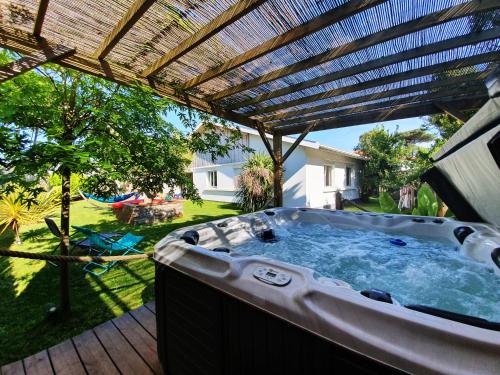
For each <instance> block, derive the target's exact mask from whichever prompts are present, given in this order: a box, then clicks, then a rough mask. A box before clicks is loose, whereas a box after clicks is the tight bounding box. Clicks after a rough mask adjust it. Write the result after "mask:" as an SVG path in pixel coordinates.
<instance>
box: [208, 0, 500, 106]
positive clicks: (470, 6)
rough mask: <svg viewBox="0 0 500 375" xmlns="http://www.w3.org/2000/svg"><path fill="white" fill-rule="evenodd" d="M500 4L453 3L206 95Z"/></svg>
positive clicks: (483, 0)
mask: <svg viewBox="0 0 500 375" xmlns="http://www.w3.org/2000/svg"><path fill="white" fill-rule="evenodd" d="M498 7H499V4H498V0H473V1H470V2H467V3H464V4H459V5H455V6H452V7H450V8H446V9H443V10H441V11H437V12H434V13H430V14H428V15H425V16H423V17H419V18H416V19H414V20H412V21H408V22H405V23H403V24H400V25H397V26H394V27H391V28H389V29H385V30H382V31H379V32H378V33H375V34H371V35H368V36H366V37H364V38H361V39H357V40H354V41H352V42H349V43H346V44H344V45H342V46H339V47H336V48H333V49H331V50H328V51H326V52H324V53H321V54H319V55H316V56H313V57H311V58H308V59H305V60H302V61H299V62H297V63H295V64H291V65H288V66H286V67H284V68H281V69H277V70H274V71H272V72H269V73H267V74H264V75H262V76H260V77H258V78H255V79H252V80H248V81H245V82H244V83H241V84H239V85H235V86H232V87H229V88H228V89H225V90H222V91H219V92H217V93H215V94H213V95H208V96H206V97H205V100H207V101H214V100H220V99H222V98H225V97H227V96H231V95H234V94H236V93H239V92H241V91H245V90H248V89H251V88H254V87H257V86H259V85H262V84H264V83H267V82H270V81H274V80H277V79H279V78H282V77H285V76H288V75H290V74H294V73H297V72H300V71H303V70H306V69H310V68H313V67H315V66H317V65H320V64H323V63H325V62H328V61H331V60H333V59H336V58H339V57H342V56H345V55H347V54H350V53H353V52H356V51H359V50H361V49H364V48H367V47H370V46H373V45H376V44H379V43H383V42H386V41H388V40H391V39H395V38H398V37H401V36H403V35H406V34H410V33H413V32H416V31H419V30H422V29H425V28H429V27H432V26H436V25H439V24H442V23H445V22H448V21H451V20H454V19H457V18H461V17H464V16H469V15H473V14H476V13H480V12H484V11H488V10H492V9H496V8H498Z"/></svg>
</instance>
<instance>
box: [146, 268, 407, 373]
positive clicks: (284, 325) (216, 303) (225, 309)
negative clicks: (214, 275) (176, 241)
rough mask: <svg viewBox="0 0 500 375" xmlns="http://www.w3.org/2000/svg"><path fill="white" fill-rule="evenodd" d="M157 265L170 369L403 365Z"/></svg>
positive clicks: (365, 369) (165, 360)
mask: <svg viewBox="0 0 500 375" xmlns="http://www.w3.org/2000/svg"><path fill="white" fill-rule="evenodd" d="M156 271H157V272H156V285H157V289H156V314H157V316H159V317H160V318H159V319H158V323H157V324H158V328H157V329H158V353H159V355H160V361H161V363H162V366H163V369H164V370H165V372H166V373H167V374H172V375H174V374H175V375H181V374H183V375H196V374H200V375H222V374H227V375H235V374H259V373H262V374H310V375H315V374H317V375H325V374H335V373H339V371H348V372H349V373H351V374H396V373H403V372H401V371H399V370H396V369H394V368H391V367H389V366H387V365H384V364H382V363H380V362H377V361H374V360H372V359H370V358H368V357H366V356H362V355H360V354H358V353H356V352H353V351H351V350H348V349H346V348H344V347H342V346H340V345H337V344H334V343H332V342H330V341H328V340H325V339H324V338H321V337H319V336H318V335H315V334H312V333H310V332H308V331H306V330H304V329H301V328H298V327H297V326H295V325H293V324H291V323H289V322H287V321H285V320H283V319H280V318H278V317H276V316H273V315H271V314H269V313H266V312H264V311H262V310H261V309H258V308H256V307H254V306H251V305H249V304H247V303H245V302H242V301H240V300H238V299H237V298H233V297H231V296H229V295H227V294H225V293H223V292H221V291H218V290H216V289H214V288H211V287H209V286H207V285H205V284H203V283H201V282H199V281H196V280H194V279H192V278H191V277H189V276H187V275H185V274H183V273H181V272H179V271H177V270H175V269H174V268H171V267H169V266H164V265H158V266H157V270H156Z"/></svg>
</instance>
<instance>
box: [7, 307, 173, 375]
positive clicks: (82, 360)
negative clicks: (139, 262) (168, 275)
mask: <svg viewBox="0 0 500 375" xmlns="http://www.w3.org/2000/svg"><path fill="white" fill-rule="evenodd" d="M31 374H37V375H51V374H55V375H86V374H92V375H94V374H97V375H99V374H105V375H108V374H111V375H114V374H116V375H119V374H158V375H160V374H163V371H162V368H161V365H160V361H159V358H158V353H157V349H156V306H155V303H154V301H152V302H149V303H147V304H145V305H143V306H141V307H139V308H138V309H136V310H132V311H130V312H128V313H125V314H124V315H122V316H120V317H117V318H114V319H113V320H110V321H108V322H106V323H103V324H101V325H99V326H97V327H95V328H94V329H93V330H92V329H91V330H88V331H85V332H83V333H82V334H80V335H78V336H75V337H73V338H72V339H69V340H65V341H63V342H61V343H59V344H57V345H54V346H52V347H51V348H49V349H47V350H43V351H41V352H39V353H36V354H34V355H31V356H29V357H27V358H25V359H24V360H19V361H16V362H13V363H10V364H6V365H4V366H2V367H1V368H0V375H31Z"/></svg>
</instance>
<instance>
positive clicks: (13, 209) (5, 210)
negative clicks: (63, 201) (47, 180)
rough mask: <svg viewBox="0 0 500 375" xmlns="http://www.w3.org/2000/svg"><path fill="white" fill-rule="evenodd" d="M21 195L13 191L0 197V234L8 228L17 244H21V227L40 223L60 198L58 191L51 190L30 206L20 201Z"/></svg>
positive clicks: (24, 201) (40, 195) (54, 207)
mask: <svg viewBox="0 0 500 375" xmlns="http://www.w3.org/2000/svg"><path fill="white" fill-rule="evenodd" d="M21 194H22V193H20V192H19V191H15V192H12V193H9V194H6V195H3V196H1V197H0V228H1V230H0V234H2V233H3V232H5V231H6V230H7V229H8V228H10V229H11V230H12V232H14V236H15V238H16V243H17V244H20V243H21V236H20V230H21V226H22V225H27V224H34V223H37V222H39V221H42V220H43V218H44V217H45V216H47V215H50V214H51V213H52V212H53V211H54V210H55V209H56V207H57V206H58V205H59V203H60V198H61V193H60V191H59V190H57V189H52V190H50V191H47V192H43V193H41V194H39V195H38V197H37V198H36V199H35V200H34V203H31V204H30V203H29V201H27V200H25V199H21V198H22V196H21Z"/></svg>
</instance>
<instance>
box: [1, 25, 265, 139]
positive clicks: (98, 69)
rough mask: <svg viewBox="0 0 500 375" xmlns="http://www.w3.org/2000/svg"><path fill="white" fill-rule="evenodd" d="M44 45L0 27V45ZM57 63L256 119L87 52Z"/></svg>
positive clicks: (20, 48)
mask: <svg viewBox="0 0 500 375" xmlns="http://www.w3.org/2000/svg"><path fill="white" fill-rule="evenodd" d="M47 45H52V46H54V45H55V44H51V43H50V41H47V40H45V39H43V38H35V37H34V36H33V35H31V34H28V33H26V32H23V31H20V30H17V29H12V28H5V27H0V47H3V48H6V49H10V50H13V51H17V52H19V53H22V54H24V55H29V54H32V53H35V52H38V51H40V50H43V49H44V48H45V47H46V46H47ZM57 63H58V64H60V65H62V66H65V67H67V68H72V69H76V70H78V71H81V72H83V73H88V74H92V75H94V76H97V77H101V78H105V79H108V80H110V81H113V82H116V83H120V84H124V85H135V84H137V83H139V84H142V85H145V86H148V85H149V86H150V87H152V88H153V89H154V90H155V92H156V93H157V94H158V95H161V96H164V97H167V98H170V99H172V100H173V101H175V102H177V103H180V104H183V105H186V106H189V107H192V108H195V109H197V110H200V111H203V112H206V113H209V114H212V115H215V116H219V117H222V118H224V119H226V120H229V121H233V122H236V123H238V124H241V125H245V126H249V127H251V128H254V129H255V128H256V127H257V125H258V124H259V123H260V122H259V121H255V120H252V119H249V118H247V117H246V116H243V115H241V114H238V113H236V112H233V111H227V110H225V109H224V108H221V107H220V106H217V105H214V104H210V103H207V102H205V101H204V100H201V99H199V98H197V97H195V96H193V95H189V94H184V95H182V96H181V95H179V94H178V92H177V91H176V90H175V89H174V88H172V87H170V86H168V85H164V84H161V83H157V82H154V81H153V80H148V79H145V78H144V77H140V76H138V75H136V74H134V73H133V72H131V71H130V70H128V69H126V68H123V67H121V66H119V65H117V64H113V63H110V62H108V61H105V60H97V59H94V58H92V57H90V56H86V55H83V54H80V53H74V54H69V55H67V56H64V57H62V58H61V59H59V60H57Z"/></svg>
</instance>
